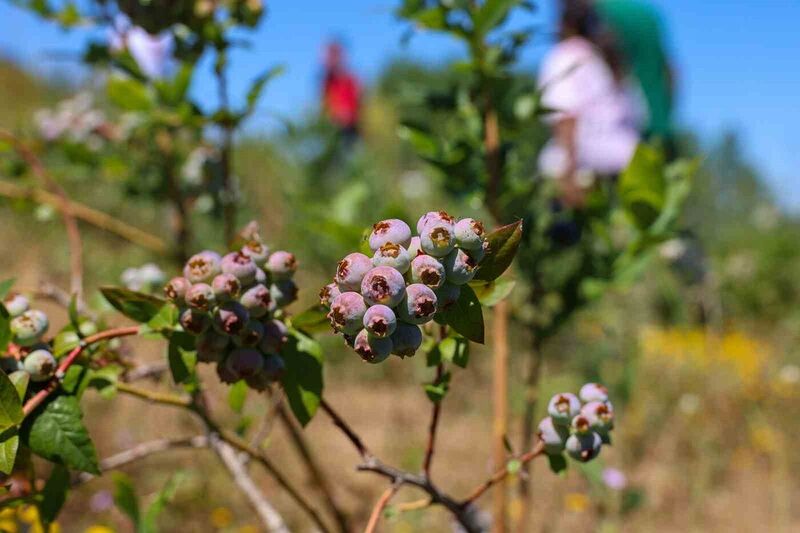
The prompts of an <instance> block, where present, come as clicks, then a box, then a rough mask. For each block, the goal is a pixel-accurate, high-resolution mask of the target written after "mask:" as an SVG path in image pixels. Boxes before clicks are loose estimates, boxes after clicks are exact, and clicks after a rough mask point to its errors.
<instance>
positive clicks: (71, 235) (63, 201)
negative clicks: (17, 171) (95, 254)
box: [0, 130, 83, 298]
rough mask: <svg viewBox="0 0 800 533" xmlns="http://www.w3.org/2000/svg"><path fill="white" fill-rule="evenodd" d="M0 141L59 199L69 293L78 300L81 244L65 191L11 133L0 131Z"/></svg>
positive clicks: (81, 272) (36, 157)
mask: <svg viewBox="0 0 800 533" xmlns="http://www.w3.org/2000/svg"><path fill="white" fill-rule="evenodd" d="M0 139H5V140H7V141H8V142H10V143H11V144H12V145H13V146H14V149H15V150H16V151H17V153H18V154H19V155H20V156H21V157H22V159H24V160H25V162H26V163H28V165H30V167H31V170H33V173H34V174H35V175H36V177H37V178H38V179H39V180H40V181H41V182H42V184H43V185H44V186H45V187H47V188H49V189H51V190H52V191H53V193H55V195H56V196H57V197H58V199H59V205H60V211H61V217H62V218H63V219H64V226H65V227H66V230H67V241H68V242H69V264H70V267H69V271H70V292H72V293H73V294H76V295H77V296H78V298H81V297H82V295H83V244H82V243H81V233H80V230H79V229H78V221H77V220H76V219H75V215H74V214H73V213H72V210H71V209H70V201H69V197H68V196H67V193H66V191H65V190H64V188H63V187H61V185H59V184H58V182H56V181H55V180H54V179H53V178H52V177H51V176H50V174H48V172H47V169H45V167H44V165H43V164H42V161H41V160H40V159H39V157H38V156H37V155H36V154H35V153H34V152H33V150H31V149H30V148H29V147H28V146H26V145H25V143H23V142H22V141H20V140H19V139H18V138H17V137H16V136H15V135H14V134H13V133H11V132H9V131H6V130H0Z"/></svg>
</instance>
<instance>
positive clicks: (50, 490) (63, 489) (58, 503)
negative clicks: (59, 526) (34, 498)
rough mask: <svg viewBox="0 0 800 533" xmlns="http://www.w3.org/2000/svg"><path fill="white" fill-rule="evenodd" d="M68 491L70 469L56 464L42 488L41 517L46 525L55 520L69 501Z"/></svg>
mask: <svg viewBox="0 0 800 533" xmlns="http://www.w3.org/2000/svg"><path fill="white" fill-rule="evenodd" d="M68 492H69V470H67V468H66V467H64V466H62V465H56V466H55V467H54V468H53V472H52V473H51V474H50V478H49V479H48V480H47V483H46V484H45V486H44V489H43V490H42V500H41V502H40V503H39V517H40V518H41V520H42V522H43V523H44V524H45V525H47V524H52V523H53V522H55V519H56V518H57V517H58V513H59V512H60V511H61V508H62V507H64V503H65V502H66V501H67V493H68Z"/></svg>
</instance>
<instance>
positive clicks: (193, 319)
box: [178, 309, 211, 335]
mask: <svg viewBox="0 0 800 533" xmlns="http://www.w3.org/2000/svg"><path fill="white" fill-rule="evenodd" d="M178 322H179V323H180V325H181V326H182V327H183V330H184V331H185V332H186V333H192V334H194V335H200V334H201V333H203V332H204V331H205V330H207V329H208V326H210V325H211V319H210V318H209V316H208V315H207V314H206V313H203V312H202V311H195V310H194V309H184V310H183V312H182V313H181V316H180V317H179V318H178Z"/></svg>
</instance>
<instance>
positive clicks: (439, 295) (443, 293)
mask: <svg viewBox="0 0 800 533" xmlns="http://www.w3.org/2000/svg"><path fill="white" fill-rule="evenodd" d="M433 292H434V293H436V299H437V304H438V306H439V310H440V311H443V310H445V309H447V308H448V307H450V306H452V305H453V304H454V303H456V302H457V301H458V297H459V296H461V285H453V284H452V283H444V284H443V285H442V286H441V287H439V288H438V289H436V290H434V291H433Z"/></svg>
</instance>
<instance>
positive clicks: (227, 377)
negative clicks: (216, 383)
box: [217, 357, 242, 385]
mask: <svg viewBox="0 0 800 533" xmlns="http://www.w3.org/2000/svg"><path fill="white" fill-rule="evenodd" d="M227 362H228V357H225V358H224V359H223V360H222V361H220V362H218V363H217V376H218V377H219V380H220V381H221V382H223V383H227V384H228V385H230V384H233V383H236V382H237V381H239V380H240V379H242V378H241V376H239V375H238V374H236V373H235V372H233V371H232V370H231V369H230V368H228V365H227V364H226V363H227Z"/></svg>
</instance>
